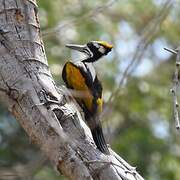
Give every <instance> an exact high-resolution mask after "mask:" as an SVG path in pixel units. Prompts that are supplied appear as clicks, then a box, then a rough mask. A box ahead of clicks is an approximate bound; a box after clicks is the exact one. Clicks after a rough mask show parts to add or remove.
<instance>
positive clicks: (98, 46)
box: [66, 41, 113, 62]
mask: <svg viewBox="0 0 180 180" xmlns="http://www.w3.org/2000/svg"><path fill="white" fill-rule="evenodd" d="M66 47H68V48H71V49H74V50H77V51H80V52H82V53H85V54H86V55H87V58H86V59H85V60H83V61H84V62H95V61H97V60H98V59H100V58H101V57H102V56H104V55H107V54H108V53H109V52H110V51H111V49H112V48H113V46H112V45H111V44H109V43H107V42H105V41H90V42H88V43H87V44H85V45H77V44H67V45H66Z"/></svg>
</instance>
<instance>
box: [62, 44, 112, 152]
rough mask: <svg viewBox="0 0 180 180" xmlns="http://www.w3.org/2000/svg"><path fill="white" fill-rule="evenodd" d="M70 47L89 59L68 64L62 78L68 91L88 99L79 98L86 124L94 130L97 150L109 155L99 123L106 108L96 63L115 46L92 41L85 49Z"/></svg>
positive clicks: (84, 46)
mask: <svg viewBox="0 0 180 180" xmlns="http://www.w3.org/2000/svg"><path fill="white" fill-rule="evenodd" d="M66 47H68V48H70V49H73V50H77V51H79V52H82V53H84V54H85V55H86V58H84V59H83V60H80V61H76V62H71V61H68V62H66V64H65V65H64V67H63V71H62V78H63V80H64V82H65V84H66V86H67V88H70V89H73V90H76V91H80V92H82V94H84V96H82V97H75V99H76V101H77V102H78V104H79V105H80V107H81V108H82V110H83V112H84V117H85V120H86V123H87V124H88V126H89V128H90V130H91V133H92V137H93V139H94V142H95V144H96V146H97V148H98V149H99V150H100V151H101V152H102V153H104V154H109V150H108V147H107V144H106V141H105V138H104V135H103V131H102V125H101V122H100V119H99V115H100V113H101V112H102V106H103V99H102V85H101V82H100V81H99V79H98V77H97V74H96V71H95V68H94V66H93V63H94V62H96V61H97V60H99V59H100V58H101V57H103V56H105V55H107V54H108V53H109V52H110V51H111V49H112V48H113V46H112V45H111V44H109V43H107V42H105V41H90V42H88V43H87V44H85V45H77V44H67V45H66Z"/></svg>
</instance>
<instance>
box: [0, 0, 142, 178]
mask: <svg viewBox="0 0 180 180" xmlns="http://www.w3.org/2000/svg"><path fill="white" fill-rule="evenodd" d="M37 10H38V8H37V4H36V0H0V42H1V43H0V99H1V100H2V101H3V103H5V104H6V105H7V107H8V109H9V111H10V112H11V113H12V114H13V115H14V117H15V118H16V119H17V120H18V121H19V123H20V124H21V126H22V127H23V128H24V130H25V131H26V132H27V134H28V135H29V137H30V139H31V141H32V142H34V143H35V144H38V145H39V147H40V148H41V150H42V152H44V153H45V154H46V156H47V157H48V158H49V160H50V161H51V162H52V163H53V165H54V166H55V167H56V169H57V170H58V171H59V172H61V173H62V174H64V175H65V176H66V177H68V178H69V179H72V180H86V179H88V180H89V179H103V180H107V179H113V180H116V179H129V180H131V179H143V178H142V177H141V176H140V175H139V174H138V173H137V172H136V170H135V168H133V167H131V166H130V165H129V164H128V163H127V162H125V161H124V160H123V159H121V158H120V157H119V156H118V155H117V154H115V153H114V152H113V151H112V150H111V155H110V156H106V155H104V154H102V153H101V152H99V151H98V150H97V149H96V148H95V145H94V143H93V141H92V138H91V135H90V134H91V133H90V131H89V129H88V127H87V126H86V124H85V123H84V122H83V120H82V118H81V115H80V113H79V111H78V109H77V106H76V103H75V102H74V101H73V100H68V99H65V98H64V96H63V91H64V89H61V90H59V89H57V87H56V85H55V82H54V80H53V78H52V75H51V73H50V71H49V67H48V63H47V59H46V55H45V51H44V46H43V42H42V39H41V36H40V26H39V20H38V16H37ZM65 91H67V90H65Z"/></svg>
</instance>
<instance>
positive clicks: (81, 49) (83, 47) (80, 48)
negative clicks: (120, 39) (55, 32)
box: [66, 44, 91, 57]
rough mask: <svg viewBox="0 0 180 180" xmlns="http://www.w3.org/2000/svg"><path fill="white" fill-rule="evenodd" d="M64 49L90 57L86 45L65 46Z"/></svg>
mask: <svg viewBox="0 0 180 180" xmlns="http://www.w3.org/2000/svg"><path fill="white" fill-rule="evenodd" d="M66 47H68V48H70V49H73V50H76V51H79V52H82V53H85V54H86V55H87V56H89V57H91V52H90V50H89V48H88V47H87V45H78V44H66Z"/></svg>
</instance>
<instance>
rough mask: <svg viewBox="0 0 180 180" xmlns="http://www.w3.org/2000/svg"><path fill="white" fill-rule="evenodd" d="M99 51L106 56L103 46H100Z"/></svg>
mask: <svg viewBox="0 0 180 180" xmlns="http://www.w3.org/2000/svg"><path fill="white" fill-rule="evenodd" d="M98 50H99V52H101V53H102V54H104V53H105V51H106V49H105V48H104V47H103V46H100V47H99V49H98Z"/></svg>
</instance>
